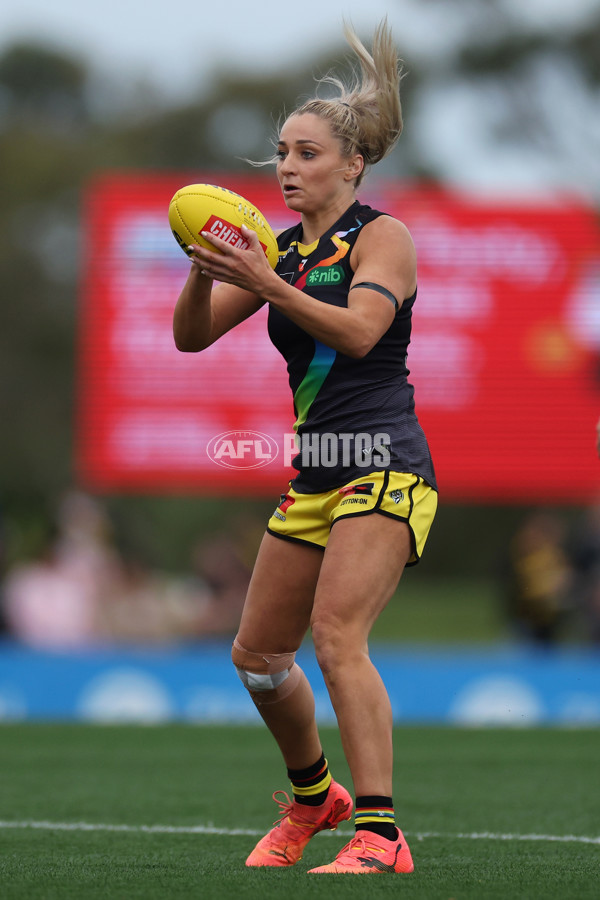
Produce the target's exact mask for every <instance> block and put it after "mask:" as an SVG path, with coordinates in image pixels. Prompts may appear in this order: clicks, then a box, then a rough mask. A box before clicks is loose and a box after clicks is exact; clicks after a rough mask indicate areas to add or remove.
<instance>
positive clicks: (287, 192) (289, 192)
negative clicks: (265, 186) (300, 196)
mask: <svg viewBox="0 0 600 900" xmlns="http://www.w3.org/2000/svg"><path fill="white" fill-rule="evenodd" d="M299 190H300V188H299V187H297V185H295V184H284V185H283V194H284V196H285V197H292V196H293V195H294V194H297V193H298V192H299Z"/></svg>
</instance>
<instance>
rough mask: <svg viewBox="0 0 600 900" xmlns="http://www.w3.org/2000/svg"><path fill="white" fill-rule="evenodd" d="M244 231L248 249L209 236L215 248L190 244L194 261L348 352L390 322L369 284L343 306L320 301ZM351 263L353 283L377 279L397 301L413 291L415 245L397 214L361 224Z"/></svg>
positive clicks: (390, 311)
mask: <svg viewBox="0 0 600 900" xmlns="http://www.w3.org/2000/svg"><path fill="white" fill-rule="evenodd" d="M247 236H248V239H249V242H250V247H249V248H248V250H237V249H236V248H233V247H230V246H228V245H226V244H225V243H224V242H222V241H219V240H218V239H213V238H210V240H211V243H213V244H214V246H215V248H216V249H217V250H219V251H220V253H213V252H211V251H210V250H206V249H205V248H203V247H200V246H198V247H197V248H196V247H195V248H194V249H195V255H196V259H197V265H198V266H199V267H200V269H201V270H202V271H208V272H209V273H210V274H211V275H213V276H214V277H216V278H219V279H220V280H223V281H227V282H229V283H234V284H236V285H237V286H239V287H243V288H245V290H247V291H249V292H250V293H253V294H255V295H259V296H260V297H261V298H262V299H263V300H266V301H268V302H269V303H271V304H272V305H273V306H274V307H275V308H276V309H279V310H280V311H281V312H283V313H284V314H285V315H286V316H287V317H288V318H290V319H291V320H292V321H293V322H295V323H296V324H297V325H299V326H300V327H301V328H303V329H304V330H305V331H307V332H308V333H309V334H310V335H312V337H314V338H316V339H317V340H319V341H321V342H322V343H324V344H326V345H327V346H329V347H332V348H333V349H334V350H337V351H339V352H340V353H344V354H346V355H347V356H351V357H354V358H361V357H363V356H365V355H366V354H367V353H368V352H369V351H370V350H371V349H372V348H373V347H374V346H375V344H376V343H377V341H378V340H379V339H380V338H381V337H382V335H383V334H385V332H386V331H387V330H388V328H389V327H390V325H391V323H392V321H393V318H394V315H395V312H396V308H395V306H394V304H393V303H392V302H390V300H389V299H388V297H386V296H384V295H383V294H381V293H379V292H377V291H374V290H373V289H371V288H363V287H357V288H355V289H353V290H351V291H350V294H349V299H348V307H347V308H340V307H335V306H330V305H328V304H323V303H321V301H319V300H316V299H315V298H312V297H309V296H307V295H306V294H305V293H303V292H302V291H299V290H298V289H297V288H295V287H292V286H291V285H289V284H287V283H286V282H284V281H283V280H282V279H281V278H279V276H278V275H276V274H275V273H274V272H273V270H272V269H271V267H270V266H269V265H268V263H267V262H266V260H265V258H264V254H263V253H262V251H261V249H260V245H259V243H258V240H257V238H256V236H255V235H253V234H252V232H251V231H250V230H249V229H248V232H247ZM352 262H353V265H354V266H355V276H354V279H353V284H356V285H358V284H360V283H361V282H365V281H367V282H371V283H375V284H378V285H380V286H382V287H384V288H385V289H386V290H387V291H389V292H390V293H391V294H392V295H393V296H394V297H396V299H397V302H398V305H401V303H402V300H403V299H404V298H405V297H407V296H410V294H411V293H412V292H414V286H415V283H416V262H415V252H414V246H413V243H412V240H411V238H410V235H409V233H408V231H407V229H406V228H405V226H404V225H402V224H401V223H400V222H398V221H397V220H396V219H392V218H391V217H389V216H381V217H380V218H379V219H377V220H375V221H374V222H372V223H370V224H369V225H367V226H365V228H364V234H361V237H360V239H359V241H357V248H356V255H355V256H354V258H353V260H352Z"/></svg>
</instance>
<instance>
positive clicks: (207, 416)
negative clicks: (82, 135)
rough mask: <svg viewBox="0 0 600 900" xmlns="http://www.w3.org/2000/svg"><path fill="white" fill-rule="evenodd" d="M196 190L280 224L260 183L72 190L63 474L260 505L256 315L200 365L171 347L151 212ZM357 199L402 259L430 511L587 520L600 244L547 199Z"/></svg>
mask: <svg viewBox="0 0 600 900" xmlns="http://www.w3.org/2000/svg"><path fill="white" fill-rule="evenodd" d="M192 182H210V183H218V184H222V185H223V186H225V187H228V188H230V189H231V190H234V191H237V192H239V193H241V194H242V195H244V196H246V197H247V198H248V199H249V200H251V201H252V202H253V203H255V204H256V205H257V206H258V207H259V208H260V209H261V211H262V212H263V214H264V215H265V217H266V218H267V219H268V221H270V223H271V224H272V226H273V227H274V228H275V229H277V228H283V227H287V226H288V225H290V224H292V223H293V222H295V221H296V217H295V216H294V214H292V213H290V212H289V211H288V210H287V209H286V207H285V205H284V204H283V201H282V200H281V197H280V194H279V189H278V187H277V185H276V183H275V179H274V178H268V177H265V176H257V175H252V176H251V177H248V178H240V177H238V176H233V175H231V174H227V175H225V174H222V175H217V174H216V173H214V172H213V173H197V172H196V173H193V174H191V175H190V173H174V174H166V175H165V174H161V175H147V174H146V175H142V174H139V173H121V174H107V175H105V176H102V177H100V178H98V179H97V180H96V181H95V182H94V183H93V184H92V185H91V186H90V188H89V191H88V195H87V198H86V204H85V212H84V223H83V224H84V231H85V251H84V261H83V276H84V277H83V281H82V290H81V316H80V329H79V346H78V410H77V429H76V430H77V441H76V461H77V468H78V472H79V477H80V481H81V483H82V484H83V485H84V486H85V487H87V488H88V489H89V490H92V491H96V492H112V493H116V492H138V493H140V492H145V493H182V492H185V493H198V494H238V495H256V496H258V495H261V494H274V495H275V494H278V493H279V492H280V491H281V490H282V488H283V487H284V485H285V484H286V483H287V480H288V479H289V477H290V475H291V474H292V471H293V470H292V469H291V467H290V464H289V462H290V457H291V455H292V453H291V444H290V441H293V438H292V437H291V432H292V424H293V421H294V413H293V408H292V401H291V395H290V392H289V388H288V385H287V377H286V371H285V364H284V362H283V359H282V358H281V357H280V356H279V354H278V353H277V351H275V349H274V348H273V347H272V346H271V344H270V342H269V339H268V336H267V333H266V310H264V309H263V310H261V311H260V312H259V313H257V314H256V315H255V316H253V317H252V318H251V319H249V320H248V321H246V322H245V323H243V324H242V325H241V326H239V327H238V328H236V329H234V331H232V332H230V333H229V334H228V335H226V336H225V337H223V338H222V339H221V340H220V341H218V342H217V343H216V344H215V345H213V346H212V347H210V348H209V349H208V350H206V351H204V352H203V353H201V354H186V353H180V352H179V351H177V350H176V348H175V346H174V343H173V338H172V331H171V322H172V314H173V307H174V305H175V302H176V299H177V296H178V294H179V292H180V290H181V287H182V286H183V283H184V281H185V279H186V276H187V272H188V269H189V262H188V260H187V259H186V257H185V255H184V254H183V252H182V250H181V249H180V247H179V246H178V245H177V243H176V242H175V240H174V238H173V237H172V235H171V233H170V231H169V225H168V221H167V208H168V204H169V200H170V198H171V196H172V195H173V194H174V193H175V191H176V190H177V189H178V188H180V187H181V186H183V185H184V184H188V183H192ZM361 200H362V201H363V202H365V203H369V204H370V205H372V206H374V207H377V208H378V209H383V210H385V211H387V212H389V213H391V214H392V215H394V216H396V217H398V218H400V219H401V220H402V221H404V222H405V223H406V224H407V226H408V227H409V229H410V230H411V233H412V235H413V238H414V241H415V244H416V247H417V254H418V259H419V295H418V299H417V302H416V305H415V312H414V319H413V339H412V343H411V347H410V349H409V357H408V360H409V369H410V370H411V382H412V383H413V384H414V386H415V399H416V405H417V413H418V415H419V418H420V420H421V422H422V424H423V426H424V428H425V431H426V433H427V436H428V438H429V442H430V445H431V450H432V454H433V457H434V462H435V466H436V471H437V475H438V479H439V487H440V492H441V494H442V496H443V497H444V498H445V499H446V500H452V501H455V502H460V501H468V502H479V501H481V502H508V503H511V502H517V503H530V502H534V503H570V502H573V503H586V502H591V501H593V500H596V499H597V497H598V489H599V487H600V462H599V461H598V459H597V456H596V451H595V437H594V436H595V424H596V421H597V419H598V417H599V416H600V227H599V224H598V221H597V218H596V214H595V212H594V210H593V209H591V208H589V207H587V206H585V204H583V203H581V202H578V201H574V200H567V201H565V200H564V198H563V199H562V200H561V201H560V202H559V201H558V200H554V201H550V200H548V201H547V202H540V201H536V202H519V203H517V202H515V201H514V200H511V201H507V202H505V203H499V202H497V201H495V202H493V203H492V202H487V201H484V200H481V199H477V198H473V197H465V196H462V195H458V194H453V193H449V192H443V191H437V190H431V189H426V188H419V187H414V186H411V185H404V184H402V183H396V182H381V181H373V182H372V183H371V184H370V186H367V187H365V188H364V190H363V191H362V193H361Z"/></svg>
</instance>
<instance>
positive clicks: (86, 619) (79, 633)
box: [3, 491, 119, 647]
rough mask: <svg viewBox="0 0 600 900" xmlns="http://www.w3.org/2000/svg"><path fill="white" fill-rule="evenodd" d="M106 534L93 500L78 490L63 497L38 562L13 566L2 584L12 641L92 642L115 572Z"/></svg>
mask: <svg viewBox="0 0 600 900" xmlns="http://www.w3.org/2000/svg"><path fill="white" fill-rule="evenodd" d="M109 535H110V529H109V523H108V520H107V518H106V516H105V514H104V512H103V510H102V507H101V506H100V505H99V504H98V503H97V502H96V501H95V500H93V499H92V498H91V497H88V496H87V495H85V494H82V493H79V492H77V491H72V492H71V491H70V492H68V493H67V494H65V496H64V497H63V498H62V500H61V502H60V504H59V508H58V512H57V516H56V523H55V528H54V531H53V534H52V536H51V537H50V538H49V539H48V541H47V543H46V546H45V547H44V549H43V550H42V552H41V553H40V555H39V557H38V558H37V559H35V560H31V561H27V562H21V563H18V564H17V565H15V566H13V567H12V569H11V570H10V571H9V572H8V573H7V574H6V577H5V579H4V598H3V605H4V615H5V618H6V623H7V628H8V630H9V632H10V633H11V634H12V635H13V636H14V637H16V638H18V639H19V640H21V641H23V642H24V643H26V644H29V645H31V646H36V647H73V646H80V645H82V644H86V643H89V642H90V641H93V640H95V639H97V637H98V631H99V616H100V610H101V607H102V602H103V600H104V598H105V597H106V596H107V595H108V594H109V593H110V592H111V591H112V590H113V589H114V586H115V583H116V579H117V577H118V573H119V561H118V557H117V555H116V553H115V551H114V550H113V548H112V547H111V545H110V542H109Z"/></svg>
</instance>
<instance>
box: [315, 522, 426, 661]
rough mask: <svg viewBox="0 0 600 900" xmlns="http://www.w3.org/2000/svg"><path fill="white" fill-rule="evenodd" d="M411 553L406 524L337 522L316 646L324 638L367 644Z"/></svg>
mask: <svg viewBox="0 0 600 900" xmlns="http://www.w3.org/2000/svg"><path fill="white" fill-rule="evenodd" d="M411 552H412V546H411V534H410V530H409V528H408V526H407V524H406V523H405V522H402V521H400V520H399V519H394V518H391V517H389V516H383V515H379V514H378V513H372V514H371V515H367V516H353V517H348V518H344V519H340V520H338V521H337V522H336V523H335V525H334V526H333V528H332V529H331V535H330V537H329V542H328V544H327V548H326V550H325V554H324V557H323V564H322V566H321V571H320V573H319V580H318V584H317V590H316V595H315V603H314V607H313V613H312V619H311V627H312V629H313V636H314V638H315V644H317V643H319V642H320V641H321V640H323V639H324V638H325V637H327V638H330V639H334V640H344V641H352V642H353V643H355V644H362V643H364V642H366V640H367V638H368V635H369V632H370V630H371V628H372V626H373V623H374V622H375V620H376V619H377V617H378V616H379V614H380V613H381V612H382V611H383V609H384V608H385V606H386V605H387V603H388V601H389V600H390V598H391V597H392V595H393V593H394V591H395V590H396V588H397V586H398V582H399V580H400V577H401V575H402V572H403V570H404V567H405V565H406V563H407V561H408V559H409V557H410V554H411Z"/></svg>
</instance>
